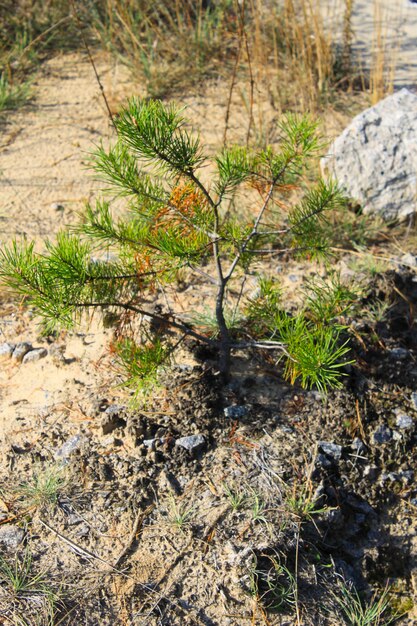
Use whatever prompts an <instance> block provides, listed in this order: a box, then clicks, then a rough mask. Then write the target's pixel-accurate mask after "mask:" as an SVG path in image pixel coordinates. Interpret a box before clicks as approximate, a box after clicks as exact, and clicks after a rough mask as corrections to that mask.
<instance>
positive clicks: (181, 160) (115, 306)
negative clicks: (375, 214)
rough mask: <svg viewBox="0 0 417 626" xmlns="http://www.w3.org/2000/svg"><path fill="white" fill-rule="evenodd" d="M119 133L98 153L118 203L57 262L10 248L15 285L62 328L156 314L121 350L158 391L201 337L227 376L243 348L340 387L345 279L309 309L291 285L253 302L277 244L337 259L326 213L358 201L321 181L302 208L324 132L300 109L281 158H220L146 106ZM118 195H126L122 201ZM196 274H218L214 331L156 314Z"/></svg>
mask: <svg viewBox="0 0 417 626" xmlns="http://www.w3.org/2000/svg"><path fill="white" fill-rule="evenodd" d="M116 127H117V142H116V143H115V145H114V146H113V147H111V148H110V149H108V150H105V149H104V148H100V149H98V151H97V153H96V154H95V157H94V161H93V163H94V169H95V170H96V172H97V173H98V174H99V175H100V177H101V178H102V179H103V180H104V181H106V184H107V185H108V186H109V189H110V191H111V192H112V198H113V202H114V206H113V208H111V207H110V204H109V202H108V201H106V200H103V199H101V200H98V201H97V202H96V204H95V206H91V205H88V206H87V208H86V211H85V215H84V218H83V220H82V223H80V224H79V226H78V227H77V228H76V229H75V232H62V233H60V234H59V235H58V237H57V240H56V242H55V243H51V242H47V243H46V251H45V253H43V254H37V253H35V251H34V246H33V244H27V243H26V242H16V241H15V242H13V243H12V244H11V245H10V246H6V247H4V248H3V250H2V251H1V260H0V274H1V276H2V278H3V280H4V282H5V283H7V285H9V286H10V287H12V288H13V289H14V290H15V291H17V292H18V293H20V294H23V295H24V296H25V297H26V300H27V302H28V303H29V304H30V305H32V306H34V307H35V308H36V309H37V310H38V312H39V313H40V315H41V316H42V318H43V322H44V325H45V327H46V330H48V331H51V330H55V329H56V328H57V327H71V326H72V325H73V324H75V323H77V321H79V319H80V316H81V315H82V313H83V312H85V311H88V310H91V309H99V310H101V311H102V312H106V313H107V314H108V313H109V312H110V313H112V314H118V313H120V312H123V311H125V312H129V313H130V314H131V315H134V316H137V317H138V319H141V320H142V321H143V320H147V324H145V323H143V324H142V325H141V329H142V336H141V337H140V339H139V340H135V339H134V338H132V337H131V336H124V337H122V338H121V340H120V341H119V342H118V352H119V355H120V358H121V359H122V361H123V362H124V363H125V364H126V366H127V368H128V370H129V372H130V375H131V378H132V380H133V381H134V382H135V384H137V385H139V384H140V380H142V384H145V385H146V384H148V383H149V381H150V380H151V379H152V378H154V377H155V375H156V373H157V372H158V370H159V369H160V367H161V365H163V364H164V363H165V362H166V361H167V360H168V359H169V358H170V356H171V355H172V353H173V350H174V349H175V347H176V346H177V345H178V344H179V343H180V342H181V341H183V340H186V339H187V338H192V339H193V340H197V341H198V342H201V343H205V344H209V345H211V346H213V347H214V348H216V349H217V351H218V355H219V369H220V371H221V373H222V375H223V376H224V378H225V379H227V377H228V376H229V372H230V359H231V354H232V352H233V351H234V350H236V349H242V348H243V349H247V348H263V349H268V350H275V351H276V353H277V356H278V358H284V359H285V361H286V367H285V373H286V376H287V377H288V378H289V379H290V380H291V381H292V382H294V381H295V380H296V379H300V381H301V383H302V384H303V385H304V386H311V385H316V386H317V387H319V388H320V389H324V390H325V389H326V388H328V387H329V386H337V385H338V384H340V376H341V367H342V365H343V362H342V361H343V357H344V356H345V355H346V353H347V351H348V346H347V345H346V342H345V343H343V342H341V340H340V336H341V332H342V327H341V326H340V324H338V323H337V319H338V316H339V315H340V313H341V312H342V311H343V309H344V307H345V306H346V303H347V302H348V300H349V296H350V294H349V292H348V291H347V290H346V289H344V288H343V287H342V286H341V285H340V283H339V282H338V281H337V280H334V281H333V282H332V283H331V284H330V285H329V284H327V285H323V286H322V287H317V286H316V287H314V289H313V290H312V291H311V293H310V295H309V297H308V299H307V304H306V307H305V308H303V309H302V310H300V311H299V312H298V313H297V314H296V315H290V314H288V312H285V310H284V308H283V306H282V302H281V291H280V288H279V284H278V282H275V281H274V280H271V279H266V278H262V277H260V278H259V290H258V294H257V296H256V297H253V296H252V298H250V297H249V296H248V294H247V293H246V289H245V286H246V277H247V275H248V273H249V272H250V271H251V266H252V264H253V262H254V261H255V260H256V259H259V255H260V254H262V253H263V252H265V248H267V249H268V251H269V252H275V253H276V254H280V253H282V252H283V250H285V251H288V249H291V250H293V252H294V253H295V254H298V255H302V256H304V257H305V258H313V257H325V256H326V254H327V253H328V242H327V238H326V232H327V228H326V219H327V218H326V215H327V213H328V211H330V210H334V209H338V208H340V207H342V206H343V205H344V198H343V196H342V195H341V193H340V191H339V189H338V187H337V186H336V185H335V184H334V183H332V182H330V183H325V182H324V181H323V180H319V181H318V182H317V183H316V184H315V185H314V186H310V187H308V188H307V189H304V191H303V195H302V196H301V199H300V200H298V201H295V202H294V203H293V204H292V205H291V206H290V207H288V204H290V196H291V194H292V196H291V197H293V196H294V189H296V188H299V193H298V197H300V195H301V193H300V190H302V180H303V173H304V172H305V170H306V166H307V164H308V163H309V161H310V160H311V159H312V158H315V157H317V155H318V153H319V151H320V149H321V145H320V142H319V140H318V136H317V127H316V124H315V123H313V122H312V121H311V120H310V119H309V118H307V117H303V118H297V117H294V116H291V115H289V116H288V117H287V119H286V121H285V122H283V123H282V124H281V126H280V143H279V149H278V151H274V150H273V149H272V148H267V149H262V150H257V151H254V152H252V151H251V150H249V149H246V148H243V147H226V148H224V149H223V150H222V151H221V152H220V153H219V154H218V155H217V156H216V157H215V158H209V157H208V156H207V155H206V154H205V152H204V150H203V147H202V145H201V142H200V139H199V137H198V136H196V135H193V134H191V133H190V132H189V130H188V128H187V126H186V123H185V119H184V117H183V115H182V112H181V110H179V109H178V108H177V107H176V106H174V105H172V104H170V105H164V104H162V103H161V102H159V101H145V100H138V99H132V100H130V102H129V103H128V105H127V106H126V107H125V108H124V109H123V110H122V111H121V113H120V115H119V116H118V118H117V120H116ZM208 165H210V168H207V166H208ZM203 167H204V168H206V171H207V170H208V171H210V172H212V177H211V182H210V184H205V183H203V182H202V178H201V173H202V172H203ZM239 192H240V194H241V195H242V192H243V193H245V194H246V197H249V198H250V204H251V206H250V212H249V215H250V217H246V218H245V212H244V211H243V210H242V209H241V208H240V207H239V198H240V197H241V195H240V196H239ZM255 194H256V196H255ZM115 195H116V196H121V197H123V198H124V200H123V201H122V202H121V201H118V202H115ZM254 196H255V198H256V199H255V200H253V198H254ZM246 215H247V213H246ZM98 249H99V250H100V251H101V256H98V257H97V250H98ZM183 268H187V276H188V280H189V281H190V282H191V283H192V282H193V280H196V279H199V280H201V277H204V280H205V281H207V283H208V284H210V285H211V287H212V295H213V297H212V302H211V303H210V304H211V309H212V313H213V320H214V324H213V322H212V324H211V325H212V326H213V325H214V328H212V332H211V333H209V332H207V329H204V328H202V326H201V319H199V317H198V315H196V316H195V319H194V320H193V321H190V319H188V318H185V317H184V316H183V315H182V314H181V312H180V310H177V311H176V310H175V308H172V306H170V308H169V310H164V308H163V307H161V306H159V305H158V307H155V306H153V303H155V302H156V301H157V299H158V295H159V294H161V293H165V290H166V289H167V285H171V286H172V287H171V288H173V289H174V290H175V286H176V284H177V280H178V276H179V272H180V270H182V269H183ZM174 303H175V300H173V301H172V302H171V305H173V304H174Z"/></svg>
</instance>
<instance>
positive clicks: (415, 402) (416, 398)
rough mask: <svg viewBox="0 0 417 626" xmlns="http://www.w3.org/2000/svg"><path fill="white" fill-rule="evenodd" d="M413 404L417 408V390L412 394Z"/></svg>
mask: <svg viewBox="0 0 417 626" xmlns="http://www.w3.org/2000/svg"><path fill="white" fill-rule="evenodd" d="M411 404H412V405H413V407H414V408H415V409H417V391H413V393H412V394H411Z"/></svg>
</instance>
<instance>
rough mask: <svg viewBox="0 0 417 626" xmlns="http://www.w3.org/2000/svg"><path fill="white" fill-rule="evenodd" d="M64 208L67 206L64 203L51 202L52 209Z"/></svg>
mask: <svg viewBox="0 0 417 626" xmlns="http://www.w3.org/2000/svg"><path fill="white" fill-rule="evenodd" d="M64 208H65V207H64V205H63V204H60V203H59V202H53V203H52V204H51V209H52V210H53V211H63V210H64Z"/></svg>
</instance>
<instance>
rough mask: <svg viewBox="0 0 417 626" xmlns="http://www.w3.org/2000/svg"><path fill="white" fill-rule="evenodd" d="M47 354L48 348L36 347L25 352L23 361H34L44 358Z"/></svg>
mask: <svg viewBox="0 0 417 626" xmlns="http://www.w3.org/2000/svg"><path fill="white" fill-rule="evenodd" d="M47 354H48V350H47V349H46V348H35V349H34V350H30V351H29V352H27V353H26V354H25V356H24V357H23V360H22V363H34V362H35V361H39V360H40V359H44V358H45V357H46V355H47Z"/></svg>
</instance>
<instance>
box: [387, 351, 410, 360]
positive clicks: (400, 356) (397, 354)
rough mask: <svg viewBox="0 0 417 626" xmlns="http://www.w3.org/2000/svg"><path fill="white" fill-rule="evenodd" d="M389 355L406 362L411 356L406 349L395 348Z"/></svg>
mask: <svg viewBox="0 0 417 626" xmlns="http://www.w3.org/2000/svg"><path fill="white" fill-rule="evenodd" d="M389 353H390V355H391V356H392V357H393V358H394V359H397V361H404V359H406V358H407V357H408V356H409V354H408V350H406V349H405V348H393V349H392V350H390V351H389Z"/></svg>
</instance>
